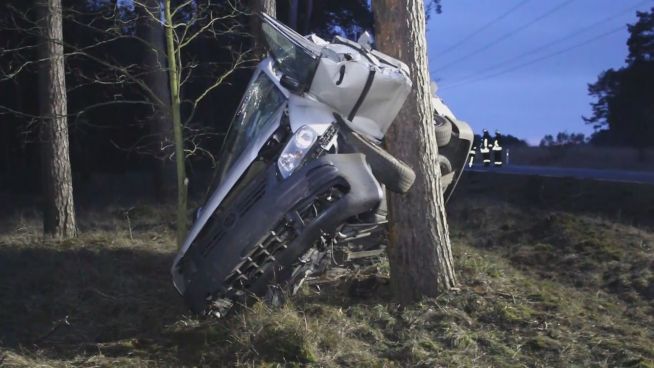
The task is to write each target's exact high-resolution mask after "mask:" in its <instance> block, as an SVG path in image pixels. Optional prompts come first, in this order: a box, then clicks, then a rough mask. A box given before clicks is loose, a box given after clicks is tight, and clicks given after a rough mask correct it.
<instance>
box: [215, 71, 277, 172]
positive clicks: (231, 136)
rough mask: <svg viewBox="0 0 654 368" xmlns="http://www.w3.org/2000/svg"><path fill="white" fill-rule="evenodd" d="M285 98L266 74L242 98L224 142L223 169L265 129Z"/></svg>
mask: <svg viewBox="0 0 654 368" xmlns="http://www.w3.org/2000/svg"><path fill="white" fill-rule="evenodd" d="M284 101H285V97H284V95H283V94H282V92H281V91H280V90H279V89H278V88H277V86H275V84H274V83H273V82H272V81H271V80H270V78H269V77H268V76H267V75H266V73H264V72H261V73H259V76H258V77H257V78H256V80H255V81H254V82H252V83H251V84H250V86H249V87H248V89H247V91H245V94H244V95H243V100H242V101H241V105H240V106H239V108H238V110H237V111H236V114H235V115H234V120H233V121H232V124H231V126H230V128H229V132H228V133H227V137H226V139H225V148H224V150H223V152H224V158H225V160H224V161H223V162H224V164H223V165H224V166H223V167H224V170H222V171H223V172H226V171H227V170H229V168H230V167H231V166H232V164H233V163H234V161H235V160H236V159H237V158H238V157H239V156H240V155H241V154H242V153H243V150H244V149H245V147H247V145H248V144H249V143H250V142H252V141H253V140H254V139H255V137H256V136H257V135H258V134H259V133H260V132H261V131H262V130H263V128H264V127H265V126H266V123H267V122H268V121H269V120H270V118H271V117H272V115H273V114H274V113H275V112H276V111H277V110H278V109H279V107H280V106H281V105H282V104H283V103H284Z"/></svg>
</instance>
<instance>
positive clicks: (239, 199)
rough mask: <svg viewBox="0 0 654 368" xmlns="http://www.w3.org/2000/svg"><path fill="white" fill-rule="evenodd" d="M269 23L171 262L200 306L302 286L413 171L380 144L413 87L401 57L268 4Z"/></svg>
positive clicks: (370, 222) (379, 215)
mask: <svg viewBox="0 0 654 368" xmlns="http://www.w3.org/2000/svg"><path fill="white" fill-rule="evenodd" d="M262 22H263V24H262V29H263V32H264V35H265V39H266V42H267V46H268V51H269V57H268V58H267V59H265V60H263V61H262V62H261V63H260V64H259V65H258V67H257V68H256V70H255V72H254V75H253V76H252V79H251V81H250V84H249V86H248V88H247V90H246V92H245V94H244V96H243V99H242V101H241V104H240V107H239V108H238V110H237V112H236V114H235V116H234V119H233V121H232V124H231V128H230V131H229V132H228V134H227V138H226V140H225V146H224V149H223V155H222V158H223V160H222V170H221V173H222V174H221V175H220V180H219V183H218V185H217V186H216V187H215V190H214V191H213V193H212V195H211V196H210V198H209V199H208V201H207V202H206V203H205V204H204V205H203V207H202V208H201V209H200V210H199V211H198V213H197V215H196V220H195V223H194V224H193V226H192V228H191V230H190V232H189V234H188V236H187V238H186V241H185V242H184V244H183V246H182V247H181V249H180V250H179V253H178V254H177V256H176V257H175V260H174V263H173V265H172V269H171V272H172V277H173V283H174V285H175V287H176V289H177V290H178V291H179V293H180V294H182V295H183V297H184V299H185V300H186V302H187V304H188V305H189V307H190V308H191V309H192V310H193V311H194V312H198V313H207V312H212V313H215V314H221V315H222V314H224V313H226V311H227V310H229V308H230V306H231V304H232V303H233V302H234V301H237V300H243V299H244V298H248V297H249V296H252V295H255V296H265V295H266V293H268V292H269V290H270V288H271V285H279V284H281V285H290V286H297V285H299V284H300V283H301V282H302V280H303V279H304V277H306V276H307V275H309V274H310V273H311V272H314V271H315V268H316V265H317V263H318V262H319V260H320V259H322V257H323V255H324V254H325V253H326V251H327V249H328V248H329V247H330V246H331V245H333V244H334V243H335V242H339V243H343V242H347V241H348V240H351V239H355V238H359V237H363V236H366V235H368V234H370V232H371V231H373V230H375V229H376V228H379V226H380V225H383V224H384V223H385V222H386V211H385V191H386V190H391V191H395V192H400V193H404V192H406V191H408V190H409V189H410V188H411V185H412V184H413V180H414V178H415V174H414V172H413V171H412V170H411V168H409V167H408V166H407V165H406V164H404V163H402V162H400V161H399V160H397V159H395V158H394V157H393V156H391V155H390V154H389V153H388V152H386V151H384V150H383V149H382V148H381V147H380V145H379V144H380V143H381V141H382V139H383V138H384V134H385V133H386V130H387V129H388V127H389V126H390V124H391V123H392V121H393V120H394V118H395V116H396V115H397V113H398V111H399V109H400V108H401V107H402V105H403V103H404V100H405V99H406V97H407V95H408V94H409V91H410V89H411V81H410V79H409V74H408V68H407V67H406V65H404V64H403V63H402V62H400V61H398V60H395V59H393V58H391V57H389V56H387V55H384V54H382V53H379V52H377V51H375V50H372V49H370V48H369V47H368V46H367V45H365V44H359V43H354V42H351V41H349V40H346V39H343V38H340V37H337V38H335V39H334V40H333V42H331V43H330V42H326V41H324V40H322V39H320V38H318V37H316V36H310V37H302V36H300V35H299V34H297V33H295V32H294V31H293V30H291V29H290V28H288V27H286V26H284V25H283V24H281V23H279V22H278V21H277V20H275V19H273V18H271V17H269V16H267V15H266V14H262ZM453 121H455V122H456V120H453ZM453 126H454V127H455V129H457V131H459V132H460V131H461V130H462V129H461V128H457V127H458V126H457V125H456V124H454V125H453ZM450 130H451V131H453V132H454V131H455V130H453V129H450ZM452 136H453V137H454V136H456V134H454V133H452ZM450 141H451V142H448V144H446V145H443V149H444V150H447V149H448V147H450V146H452V147H454V146H455V145H453V143H452V142H453V141H452V139H450ZM457 147H458V146H457ZM451 151H452V152H455V151H456V152H458V148H452V150H451ZM465 153H466V154H467V151H466V152H465ZM457 160H458V158H457ZM462 160H463V161H465V156H464V157H463V158H462ZM450 161H452V159H450ZM452 162H456V163H457V165H458V161H456V160H455V161H452ZM462 167H463V165H461V168H462ZM450 169H451V168H450ZM457 169H458V170H456V171H460V168H459V167H458V166H457ZM451 171H452V172H454V170H451ZM446 175H448V174H446ZM447 190H450V188H448V189H447Z"/></svg>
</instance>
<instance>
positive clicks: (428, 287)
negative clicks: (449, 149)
mask: <svg viewBox="0 0 654 368" xmlns="http://www.w3.org/2000/svg"><path fill="white" fill-rule="evenodd" d="M373 13H374V17H375V30H376V33H377V37H376V41H377V46H378V48H379V50H380V51H382V52H385V53H387V54H389V55H391V56H394V57H396V58H398V59H400V60H402V61H404V62H405V63H406V64H407V65H408V66H409V69H410V70H411V79H412V81H413V89H412V91H411V93H410V94H409V97H408V98H407V101H406V103H405V104H404V106H403V108H402V109H401V111H400V113H399V114H398V116H397V118H396V119H395V124H393V125H392V127H391V129H390V130H389V132H388V133H387V135H386V144H387V148H388V151H389V152H390V153H391V154H393V155H394V156H395V157H397V158H399V159H401V160H403V161H404V162H406V163H407V164H409V166H411V167H413V169H414V170H415V171H416V181H415V184H414V185H413V188H412V189H411V190H410V191H409V193H407V194H406V195H404V196H399V195H394V194H392V193H389V211H390V220H391V221H390V228H389V237H390V239H389V240H390V244H389V247H388V255H389V261H390V266H391V285H392V287H393V290H394V293H395V295H396V297H397V298H398V299H399V300H401V301H403V302H412V301H416V300H419V299H420V298H421V297H433V296H436V295H437V294H439V293H440V292H442V291H445V290H448V289H450V288H453V287H455V286H456V278H455V274H454V268H453V260H452V250H451V244H450V237H449V231H448V227H447V219H446V216H445V206H444V201H443V191H442V188H441V173H440V167H439V165H438V164H437V161H436V160H437V155H438V148H437V145H436V136H435V131H434V125H433V116H432V114H433V113H432V111H433V110H432V102H431V93H430V78H429V72H428V69H427V45H426V39H425V10H424V3H423V0H406V1H400V0H374V1H373Z"/></svg>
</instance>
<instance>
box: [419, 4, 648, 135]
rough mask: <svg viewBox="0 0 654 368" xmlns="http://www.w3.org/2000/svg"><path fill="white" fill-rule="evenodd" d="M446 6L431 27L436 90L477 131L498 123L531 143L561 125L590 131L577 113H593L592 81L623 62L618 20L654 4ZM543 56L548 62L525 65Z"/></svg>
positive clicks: (561, 128) (623, 39)
mask: <svg viewBox="0 0 654 368" xmlns="http://www.w3.org/2000/svg"><path fill="white" fill-rule="evenodd" d="M442 3H443V14H441V15H432V16H431V19H430V20H429V23H428V25H427V27H428V29H427V43H428V52H429V69H430V72H431V75H432V78H433V79H436V80H437V81H438V84H439V95H440V96H441V97H442V98H443V99H444V100H445V102H446V103H447V104H448V105H449V106H450V108H451V109H452V110H453V112H454V113H455V114H456V115H457V117H458V118H459V119H461V120H465V121H467V122H469V123H470V124H471V125H472V127H473V129H474V130H475V132H481V130H482V129H483V128H487V129H489V130H490V131H491V132H492V131H493V130H495V129H499V130H500V131H501V132H503V133H509V134H512V135H515V136H517V137H520V138H523V139H526V140H527V141H528V142H529V143H531V144H537V143H538V142H539V141H540V139H541V138H542V137H543V136H544V135H545V134H556V133H557V132H559V131H568V132H582V133H585V134H587V135H588V134H590V133H592V132H593V129H592V127H591V126H589V125H586V124H585V123H584V121H583V120H582V118H581V116H582V115H585V116H588V115H590V111H591V110H590V102H591V101H592V99H591V97H589V96H588V93H587V85H588V83H591V82H595V81H596V80H597V75H598V74H599V73H600V72H602V71H603V70H606V69H608V68H612V67H613V68H617V67H620V66H622V65H624V59H625V57H626V56H627V47H626V41H627V38H628V32H627V29H626V26H625V27H624V28H622V29H620V27H621V26H623V25H626V24H627V23H630V24H632V23H634V22H635V20H636V10H640V11H645V10H647V9H649V8H651V7H652V6H654V1H652V0H645V1H643V0H619V1H618V0H553V1H542V0H492V1H491V0H443V1H442ZM584 43H585V44H584ZM582 44H583V45H582ZM566 50H569V51H566ZM550 55H553V56H552V57H549V56H550ZM537 59H543V60H541V61H538V62H534V63H533V64H531V65H526V64H529V63H531V62H532V61H535V60H537ZM520 66H524V67H521V68H517V67H520ZM486 77H487V78H486Z"/></svg>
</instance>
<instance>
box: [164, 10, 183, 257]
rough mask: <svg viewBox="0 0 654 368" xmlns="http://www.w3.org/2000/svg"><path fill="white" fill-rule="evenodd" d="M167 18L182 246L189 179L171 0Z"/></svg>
mask: <svg viewBox="0 0 654 368" xmlns="http://www.w3.org/2000/svg"><path fill="white" fill-rule="evenodd" d="M164 12H165V18H166V50H167V56H168V66H169V67H168V79H169V82H170V102H171V103H170V109H171V117H172V121H173V136H174V139H175V142H174V143H175V163H176V169H177V246H178V247H181V246H182V244H183V243H184V238H185V237H186V220H187V219H186V206H187V202H188V180H187V178H186V166H185V158H186V157H185V152H184V136H183V129H182V128H183V127H182V115H181V111H180V96H179V93H180V78H179V70H178V68H177V65H178V63H179V56H180V55H179V53H178V50H177V48H176V47H175V36H174V34H173V32H174V30H173V26H174V24H173V17H172V11H171V9H170V0H165V2H164Z"/></svg>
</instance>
